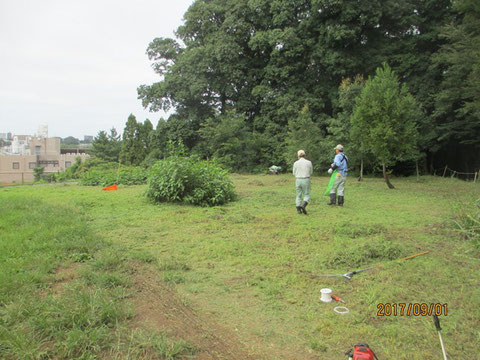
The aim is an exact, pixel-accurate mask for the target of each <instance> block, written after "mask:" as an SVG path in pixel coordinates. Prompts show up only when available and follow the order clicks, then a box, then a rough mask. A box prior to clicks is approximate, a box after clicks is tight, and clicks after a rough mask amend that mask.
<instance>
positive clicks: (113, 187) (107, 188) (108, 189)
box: [102, 184, 118, 191]
mask: <svg viewBox="0 0 480 360" xmlns="http://www.w3.org/2000/svg"><path fill="white" fill-rule="evenodd" d="M102 190H106V191H112V190H118V187H117V184H114V185H110V186H107V187H104V188H103V189H102Z"/></svg>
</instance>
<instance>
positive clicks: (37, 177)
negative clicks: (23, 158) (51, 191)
mask: <svg viewBox="0 0 480 360" xmlns="http://www.w3.org/2000/svg"><path fill="white" fill-rule="evenodd" d="M44 169H45V167H43V166H40V167H36V168H34V169H33V177H34V179H35V181H40V179H41V178H42V175H43V170H44Z"/></svg>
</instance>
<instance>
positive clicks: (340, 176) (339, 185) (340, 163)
mask: <svg viewBox="0 0 480 360" xmlns="http://www.w3.org/2000/svg"><path fill="white" fill-rule="evenodd" d="M335 153H336V155H335V158H334V159H333V163H332V165H331V167H330V169H329V170H328V173H329V174H331V173H333V171H334V170H337V171H338V173H337V176H336V178H335V182H334V183H333V186H332V190H330V203H328V205H335V204H336V203H337V195H338V205H339V206H343V204H344V202H345V196H344V191H345V182H346V180H347V171H348V158H347V156H346V155H345V154H344V153H343V145H340V144H338V145H337V146H335Z"/></svg>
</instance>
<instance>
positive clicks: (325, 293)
mask: <svg viewBox="0 0 480 360" xmlns="http://www.w3.org/2000/svg"><path fill="white" fill-rule="evenodd" d="M320 293H321V296H320V300H321V301H323V302H326V303H329V302H332V289H328V288H325V289H322V290H320Z"/></svg>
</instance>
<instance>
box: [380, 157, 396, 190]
mask: <svg viewBox="0 0 480 360" xmlns="http://www.w3.org/2000/svg"><path fill="white" fill-rule="evenodd" d="M382 166H383V178H384V179H385V182H386V183H387V186H388V188H389V189H395V186H393V185H392V183H391V182H390V179H389V178H388V174H387V167H386V166H385V163H383V164H382Z"/></svg>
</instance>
